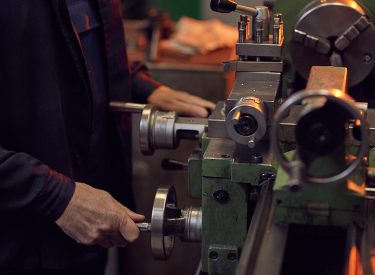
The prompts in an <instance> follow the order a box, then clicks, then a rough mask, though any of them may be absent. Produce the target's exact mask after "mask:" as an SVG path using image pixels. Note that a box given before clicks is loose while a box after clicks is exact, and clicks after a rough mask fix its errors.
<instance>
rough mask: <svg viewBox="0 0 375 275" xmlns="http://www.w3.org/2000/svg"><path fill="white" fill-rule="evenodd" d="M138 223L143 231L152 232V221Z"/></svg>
mask: <svg viewBox="0 0 375 275" xmlns="http://www.w3.org/2000/svg"><path fill="white" fill-rule="evenodd" d="M136 225H137V226H138V229H139V231H141V232H150V231H151V223H148V222H142V223H136Z"/></svg>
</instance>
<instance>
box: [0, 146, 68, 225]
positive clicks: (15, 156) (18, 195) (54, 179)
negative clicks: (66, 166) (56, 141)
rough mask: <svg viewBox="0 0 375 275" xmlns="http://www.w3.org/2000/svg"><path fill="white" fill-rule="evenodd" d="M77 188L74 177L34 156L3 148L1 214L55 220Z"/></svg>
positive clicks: (0, 152) (0, 184)
mask: <svg viewBox="0 0 375 275" xmlns="http://www.w3.org/2000/svg"><path fill="white" fill-rule="evenodd" d="M74 189H75V183H74V182H73V181H72V180H71V179H69V178H67V177H66V176H64V175H62V174H59V173H57V172H56V171H54V170H52V169H50V168H49V167H48V166H46V165H45V164H43V163H41V162H40V161H38V160H36V159H35V158H33V157H31V156H29V155H27V154H24V153H15V152H11V151H7V150H5V149H3V148H1V147H0V213H6V214H11V213H23V214H30V215H37V216H39V217H42V218H45V219H47V220H49V221H52V222H54V221H55V220H57V219H58V218H59V217H60V216H61V214H62V213H63V212H64V210H65V208H66V207H67V205H68V203H69V201H70V199H71V198H72V196H73V193H74Z"/></svg>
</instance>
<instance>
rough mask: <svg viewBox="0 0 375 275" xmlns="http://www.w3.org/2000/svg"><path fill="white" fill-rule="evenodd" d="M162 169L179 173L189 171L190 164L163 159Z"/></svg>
mask: <svg viewBox="0 0 375 275" xmlns="http://www.w3.org/2000/svg"><path fill="white" fill-rule="evenodd" d="M161 167H162V168H163V169H164V170H169V171H179V170H187V169H188V164H187V163H185V162H182V161H178V160H174V159H163V161H162V163H161Z"/></svg>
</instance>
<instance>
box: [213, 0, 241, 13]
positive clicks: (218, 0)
mask: <svg viewBox="0 0 375 275" xmlns="http://www.w3.org/2000/svg"><path fill="white" fill-rule="evenodd" d="M210 7H211V10H213V11H216V12H221V13H229V12H232V11H235V10H236V8H237V3H236V2H234V1H232V0H211V3H210Z"/></svg>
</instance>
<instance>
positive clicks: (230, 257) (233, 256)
mask: <svg viewBox="0 0 375 275" xmlns="http://www.w3.org/2000/svg"><path fill="white" fill-rule="evenodd" d="M227 258H228V260H229V261H232V262H234V261H237V255H236V254H235V253H233V252H230V253H228V256H227Z"/></svg>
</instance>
